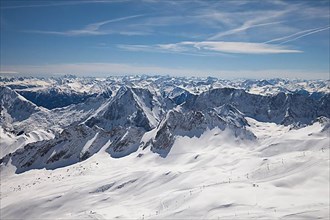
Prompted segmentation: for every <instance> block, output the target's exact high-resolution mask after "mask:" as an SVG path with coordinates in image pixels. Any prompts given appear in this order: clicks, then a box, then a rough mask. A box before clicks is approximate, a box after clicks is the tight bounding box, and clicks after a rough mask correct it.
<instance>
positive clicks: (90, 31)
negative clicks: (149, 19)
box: [26, 14, 146, 36]
mask: <svg viewBox="0 0 330 220" xmlns="http://www.w3.org/2000/svg"><path fill="white" fill-rule="evenodd" d="M142 16H144V15H143V14H140V15H132V16H125V17H120V18H115V19H110V20H105V21H101V22H97V23H92V24H88V25H86V26H85V27H84V28H81V29H74V30H66V31H42V30H28V31H26V32H30V33H39V34H54V35H64V36H88V35H108V34H114V33H118V34H122V35H145V34H146V33H145V32H139V31H126V30H109V29H102V26H104V25H107V24H109V23H115V22H121V21H125V20H130V19H135V18H138V17H142Z"/></svg>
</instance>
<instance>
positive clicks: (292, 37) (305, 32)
mask: <svg viewBox="0 0 330 220" xmlns="http://www.w3.org/2000/svg"><path fill="white" fill-rule="evenodd" d="M328 29H330V26H327V27H320V28H312V29H308V30H303V31H299V32H297V33H294V34H290V35H288V36H284V37H279V38H275V39H272V40H269V41H266V42H265V43H271V42H280V43H279V44H285V43H288V42H291V41H295V40H298V39H300V38H303V37H306V36H308V35H311V34H315V33H318V32H322V31H326V30H328Z"/></svg>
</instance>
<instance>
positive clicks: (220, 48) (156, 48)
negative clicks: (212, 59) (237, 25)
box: [118, 41, 302, 55]
mask: <svg viewBox="0 0 330 220" xmlns="http://www.w3.org/2000/svg"><path fill="white" fill-rule="evenodd" d="M118 48H120V49H123V50H128V51H144V52H168V53H187V54H189V55H195V54H204V55H217V54H218V55H223V54H281V53H301V52H302V51H301V50H295V49H290V48H288V47H285V46H279V45H274V44H266V43H249V42H226V41H200V42H193V41H183V42H179V43H173V44H155V45H118Z"/></svg>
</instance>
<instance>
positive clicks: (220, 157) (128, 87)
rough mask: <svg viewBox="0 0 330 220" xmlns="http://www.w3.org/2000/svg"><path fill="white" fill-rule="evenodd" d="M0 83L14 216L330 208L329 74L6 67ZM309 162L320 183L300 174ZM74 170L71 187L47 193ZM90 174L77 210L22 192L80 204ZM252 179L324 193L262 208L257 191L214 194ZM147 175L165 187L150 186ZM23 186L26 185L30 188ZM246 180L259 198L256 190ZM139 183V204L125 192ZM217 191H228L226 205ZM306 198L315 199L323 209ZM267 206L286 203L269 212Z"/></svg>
mask: <svg viewBox="0 0 330 220" xmlns="http://www.w3.org/2000/svg"><path fill="white" fill-rule="evenodd" d="M0 81H1V86H0V104H1V106H0V110H1V111H0V114H1V117H0V125H1V128H0V135H1V142H0V151H1V154H0V163H1V164H0V170H1V178H2V184H3V183H6V186H5V187H2V188H1V200H2V203H1V204H2V205H1V213H2V214H3V215H4V216H5V217H6V218H16V217H18V218H20V217H22V216H25V217H27V218H37V217H38V218H40V217H42V218H49V217H54V216H55V217H60V218H67V219H69V218H71V219H72V218H115V217H119V218H155V217H156V216H157V215H159V216H158V217H159V218H174V217H176V218H189V219H190V218H192V217H194V216H195V215H193V212H192V211H191V210H195V211H197V213H198V216H199V215H200V216H199V218H216V217H223V218H224V217H226V216H227V217H228V216H229V218H232V217H233V214H235V216H237V214H238V215H239V216H238V217H239V218H247V217H248V215H250V213H251V217H253V216H254V217H266V218H269V217H271V218H272V217H285V218H286V217H289V216H290V215H293V217H297V216H298V217H299V216H300V214H299V212H298V211H300V210H305V211H306V210H307V213H308V214H306V215H305V214H301V216H312V217H319V216H321V217H324V216H326V215H328V214H329V209H325V208H324V207H326V206H327V207H328V205H329V199H327V198H323V197H322V199H321V198H320V201H318V197H319V196H320V195H321V194H324V193H326V192H329V189H326V186H329V179H327V177H329V176H328V174H326V171H329V131H330V129H329V127H330V120H329V119H330V91H329V81H324V80H314V81H305V80H283V79H272V80H232V81H229V80H220V79H216V78H211V77H208V78H184V77H182V78H175V77H168V76H123V77H109V78H92V77H88V78H79V77H75V76H65V77H60V78H32V77H27V78H4V77H2V78H0ZM306 154H307V156H306ZM302 155H303V157H302ZM279 160H280V162H278V161H279ZM284 160H285V162H284ZM99 164H100V165H99ZM101 164H102V165H101ZM314 165H315V166H316V165H317V166H319V167H320V170H318V169H316V167H314ZM270 167H271V168H270ZM307 167H308V169H310V172H311V175H312V177H311V178H312V182H310V181H309V182H308V180H306V179H305V177H304V175H303V173H300V171H303V170H304V169H307ZM264 169H265V170H264ZM87 170H88V172H87ZM120 170H122V171H120ZM124 170H125V171H124ZM203 170H205V173H204V174H203V173H202V171H203ZM85 171H86V172H87V173H86V172H85ZM233 172H234V173H235V174H233ZM78 173H80V174H78ZM106 173H108V174H107V175H108V178H109V179H107V178H106V176H104V175H105V174H106ZM53 174H54V176H57V177H56V179H54V178H53V177H54V176H51V175H53ZM45 175H47V176H48V177H47V178H45V177H46V176H45ZM36 176H39V177H37V178H39V180H40V179H43V182H42V181H41V180H40V181H37V182H38V184H40V185H39V186H38V187H35V186H34V185H35V184H36V181H32V179H33V178H34V177H36ZM64 176H65V178H66V179H68V180H67V181H66V182H65V183H64V186H66V188H65V187H63V189H62V190H60V189H58V190H55V191H56V192H55V191H54V192H53V193H50V192H44V191H43V190H44V188H46V186H47V184H50V185H52V184H55V182H56V181H57V180H58V179H60V178H59V177H61V178H62V177H63V178H62V179H64ZM93 176H96V177H95V178H92V177H93ZM198 176H201V178H200V179H195V178H198ZM23 177H24V179H25V180H26V181H25V180H23ZM235 178H236V179H235ZM234 179H235V180H234ZM80 180H81V181H82V184H83V185H84V184H85V185H84V186H86V187H85V191H86V192H85V191H84V190H83V192H82V194H83V195H84V196H86V198H87V200H86V201H88V204H86V205H85V206H81V207H71V208H72V209H73V211H72V210H71V211H70V208H68V207H66V208H65V207H63V206H60V207H61V208H59V209H58V210H56V209H55V210H54V209H47V208H46V207H43V208H40V209H38V208H37V207H35V208H33V207H32V204H31V205H30V204H28V203H24V199H23V203H20V202H18V201H16V200H15V199H14V197H16V195H22V196H23V197H24V196H28V194H29V193H32V192H39V191H40V192H41V194H43V193H44V194H45V196H44V197H45V198H48V199H49V200H50V202H49V204H51V206H52V207H54V206H55V205H58V204H59V203H58V202H59V201H60V200H63V201H62V203H63V202H64V203H65V204H67V202H68V201H75V202H77V203H80V199H79V198H77V197H75V196H74V195H73V194H72V193H74V192H69V191H68V190H69V188H74V187H75V186H77V185H76V184H78V183H79V182H80ZM31 181H32V182H33V184H32V183H30V182H31ZM59 181H61V180H59ZM318 181H321V182H318ZM16 183H19V186H14V185H13V184H16ZM229 183H230V184H231V185H227V184H229ZM250 183H251V184H253V188H255V189H257V188H256V187H258V186H259V184H263V183H265V185H264V187H265V188H263V190H264V192H267V187H276V190H275V189H274V192H271V193H270V192H269V195H270V196H273V197H274V198H276V199H283V198H286V197H288V198H289V199H291V200H292V203H296V202H297V201H298V200H299V193H300V192H301V191H300V190H303V189H305V187H309V186H313V187H317V188H318V190H319V191H317V192H315V194H311V197H312V200H311V201H310V202H309V201H307V200H306V201H305V202H302V203H301V206H297V207H295V208H292V207H291V206H292V205H291V203H290V204H287V205H284V204H279V203H277V202H274V204H272V202H270V201H267V200H263V202H261V204H259V205H258V201H255V203H256V204H257V205H256V206H255V207H253V209H255V210H254V212H252V211H248V210H250V209H249V208H248V207H250V208H251V204H250V202H251V201H250V200H249V199H247V198H240V197H239V195H236V194H235V193H234V194H233V195H231V196H228V195H225V194H221V196H224V198H222V199H217V197H214V196H211V194H212V193H213V192H217V191H219V192H225V190H224V189H227V190H233V189H236V190H237V189H239V188H240V187H243V188H244V187H247V186H246V185H244V184H250ZM305 183H306V184H305ZM31 184H32V185H33V187H32V185H31ZM148 184H150V185H151V186H153V187H154V188H155V192H152V190H151V189H148V190H146V187H147V185H148ZM23 185H24V186H23ZM97 185H99V186H97ZM222 185H223V187H224V188H223V189H222V188H221V187H222ZM295 185H297V188H295V187H294V186H295ZM81 186H82V185H81ZM206 186H207V187H208V188H206V189H205V187H206ZM30 187H32V188H30ZM77 187H78V188H79V187H80V186H79V184H78V186H77ZM95 187H96V188H95ZM278 187H279V189H278ZM22 188H24V189H25V190H27V191H25V193H24V194H23V192H22V190H23V189H22ZM78 188H77V189H76V190H78ZM122 188H125V189H124V191H122ZM220 188H221V189H220ZM288 188H291V189H293V190H296V191H294V193H293V195H292V196H291V197H290V196H289V195H282V191H281V190H282V189H283V190H286V189H288ZM79 189H80V188H79ZM204 189H205V191H204ZM163 190H165V191H167V192H168V193H167V194H166V195H165V194H164V193H163ZM186 190H188V191H187V192H189V193H188V194H187V195H186V194H185V193H186V192H185V191H186ZM246 190H247V191H246V193H247V194H246V196H247V197H249V195H250V194H251V193H252V191H253V190H254V189H252V191H251V189H249V188H248V189H246ZM258 190H259V189H258ZM78 191H79V190H78ZM78 191H77V192H78ZM144 191H145V192H144ZM157 191H161V192H159V194H161V201H159V204H160V206H159V204H158V203H157V204H155V202H152V201H153V199H156V197H155V196H156V194H157V193H156V192H157ZM234 191H235V190H234ZM170 192H172V193H173V194H170ZM84 193H86V194H84ZM130 193H133V194H134V196H135V197H136V201H139V204H137V202H136V203H134V202H129V201H128V200H127V199H124V200H120V199H119V197H118V199H117V200H116V199H115V197H116V195H119V194H122V195H124V196H129V195H130ZM155 193H156V194H155ZM295 193H296V194H295ZM193 194H194V196H192V195H193ZM51 195H54V196H55V197H54V196H51ZM94 195H95V196H94ZM208 195H209V196H210V202H209V203H207V202H206V203H207V204H206V203H203V205H202V206H201V207H199V208H198V207H197V203H198V201H199V200H200V199H203V198H204V200H205V199H206V198H207V196H208ZM109 196H110V197H109ZM145 196H147V197H148V196H149V197H150V200H149V201H148V200H146V197H145ZM182 196H183V197H182ZM219 196H220V194H219ZM53 197H54V198H53ZM24 198H25V197H24ZM26 198H27V197H26ZM109 198H113V199H110V200H108V199H109ZM226 198H228V199H226ZM54 200H56V201H55V202H53V201H54ZM57 200H58V201H57ZM134 200H135V199H134ZM218 200H220V201H222V200H226V201H227V200H228V201H227V202H220V203H219V204H218V203H217V201H218ZM296 200H297V201H296ZM34 201H35V205H36V204H41V203H42V202H44V200H43V199H42V198H39V197H34ZM47 201H48V200H47ZM97 201H104V204H112V205H113V204H115V202H119V204H118V205H116V206H117V208H118V210H117V209H112V208H109V209H106V208H105V207H104V206H103V205H102V202H101V203H100V204H99V205H97V206H93V205H92V204H94V202H97ZM174 203H175V204H174ZM16 205H17V207H24V209H26V210H27V211H26V212H25V214H22V213H17V212H15V211H14V210H16V208H15V206H16ZM128 206H129V207H131V206H134V208H132V210H134V211H132V212H131V211H128V210H130V208H128ZM204 206H205V209H204V212H203V208H202V207H204ZM273 206H274V207H273ZM277 206H281V207H277ZM305 206H310V207H315V208H314V209H315V212H314V214H313V210H314V209H313V208H306V207H305ZM92 207H93V209H94V210H90V209H91V208H92ZM271 207H273V208H271ZM290 207H291V208H290ZM304 207H305V208H304ZM30 209H31V210H30ZM269 209H270V210H272V211H273V209H275V210H281V211H278V212H277V211H275V213H271V214H269V213H268V214H266V211H267V210H269ZM33 210H34V211H33ZM109 210H110V211H109ZM198 210H199V211H198ZM230 210H231V211H230ZM235 210H236V211H235ZM292 210H294V211H292ZM311 210H312V211H311ZM148 212H149V213H150V215H149V216H148V215H147V213H148ZM267 212H268V211H267ZM247 213H248V214H247ZM297 213H298V214H297ZM39 215H40V216H39ZM57 215H58V216H57ZM230 216H231V217H230ZM158 217H157V218H158Z"/></svg>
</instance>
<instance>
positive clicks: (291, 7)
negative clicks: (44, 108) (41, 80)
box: [0, 0, 330, 79]
mask: <svg viewBox="0 0 330 220" xmlns="http://www.w3.org/2000/svg"><path fill="white" fill-rule="evenodd" d="M0 7H1V49H0V50H1V51H0V52H1V73H2V74H5V73H7V74H8V73H19V74H22V75H24V74H58V73H64V74H68V73H70V74H76V75H79V74H80V75H93V74H97V75H122V74H170V75H180V76H181V75H194V76H208V75H210V76H216V77H220V78H273V77H284V78H306V79H310V78H325V79H328V78H329V26H330V24H329V14H330V13H329V1H312V0H310V1H297V0H291V1H277V0H275V1H239V0H234V1H229V0H227V1H215V0H208V1H207V0H205V1H201V0H196V1H192V0H191V1H185V0H181V1H171V0H165V1H156V0H145V1H143V0H140V1H139V0H135V1H125V0H113V1H103V0H95V1H87V0H86V1H70V0H67V1H4V0H1V6H0Z"/></svg>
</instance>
